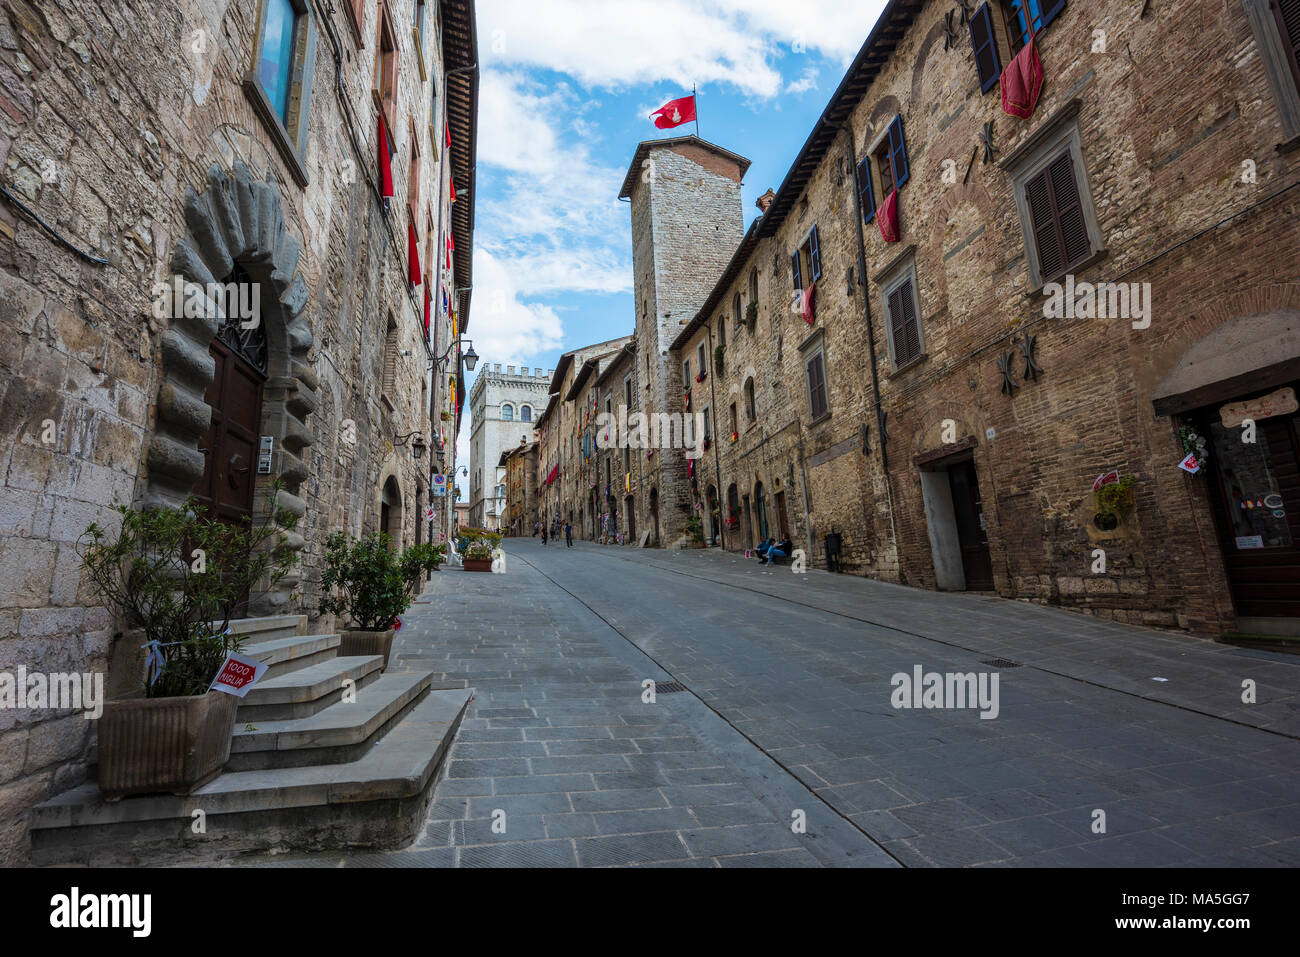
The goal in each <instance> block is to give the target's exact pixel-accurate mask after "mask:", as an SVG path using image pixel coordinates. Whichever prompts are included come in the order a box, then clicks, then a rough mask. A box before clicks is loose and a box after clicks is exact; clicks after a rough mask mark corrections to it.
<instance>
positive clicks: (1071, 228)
mask: <svg viewBox="0 0 1300 957" xmlns="http://www.w3.org/2000/svg"><path fill="white" fill-rule="evenodd" d="M1025 202H1026V204H1027V205H1028V207H1029V218H1030V221H1031V226H1032V228H1033V232H1034V244H1035V247H1036V248H1037V250H1038V270H1039V280H1040V281H1041V282H1050V281H1051V280H1053V279H1056V278H1057V277H1058V276H1060V275H1061V274H1062V273H1064V272H1065V271H1066V270H1068V269H1069V268H1070V267H1071V266H1075V265H1078V264H1079V263H1081V262H1083V260H1085V259H1087V258H1088V256H1089V255H1090V254H1091V253H1092V240H1091V238H1090V237H1089V236H1088V224H1087V221H1086V220H1085V218H1084V215H1083V203H1082V201H1081V200H1080V198H1079V185H1078V182H1077V181H1076V179H1075V176H1074V160H1073V158H1072V157H1071V155H1070V151H1069V150H1066V151H1065V152H1064V153H1062V154H1061V155H1060V156H1058V157H1057V158H1056V159H1054V160H1053V161H1052V162H1051V163H1050V164H1048V167H1047V169H1045V170H1043V172H1041V173H1039V174H1038V175H1037V176H1035V177H1034V178H1033V179H1031V180H1030V181H1029V182H1028V183H1027V184H1026V185H1025Z"/></svg>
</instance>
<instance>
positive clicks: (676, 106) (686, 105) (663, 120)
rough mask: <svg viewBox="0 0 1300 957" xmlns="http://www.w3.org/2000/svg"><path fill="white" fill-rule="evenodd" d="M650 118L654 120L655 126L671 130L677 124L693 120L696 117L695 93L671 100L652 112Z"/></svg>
mask: <svg viewBox="0 0 1300 957" xmlns="http://www.w3.org/2000/svg"><path fill="white" fill-rule="evenodd" d="M650 119H652V120H654V121H655V126H656V127H658V128H659V129H661V130H671V129H672V128H673V127H675V126H681V125H682V124H683V123H690V122H692V121H693V120H694V119H695V96H694V94H692V95H691V96H683V97H681V98H680V99H677V100H669V101H668V102H667V103H665V104H664V105H663V106H661V107H659V109H657V110H655V111H654V112H653V113H651V114H650Z"/></svg>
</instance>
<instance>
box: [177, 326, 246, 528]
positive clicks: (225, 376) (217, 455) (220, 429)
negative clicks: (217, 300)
mask: <svg viewBox="0 0 1300 957" xmlns="http://www.w3.org/2000/svg"><path fill="white" fill-rule="evenodd" d="M209 351H210V353H211V355H212V358H213V360H214V361H215V362H216V375H215V376H214V377H213V379H212V383H211V384H210V385H209V386H208V390H207V392H206V393H205V394H204V397H203V398H204V401H205V402H207V404H208V405H209V406H211V408H212V424H211V425H210V426H209V427H208V431H207V432H206V433H205V434H204V436H203V438H202V439H201V440H200V442H199V451H201V452H203V454H204V459H205V465H204V469H203V477H202V478H200V479H199V481H198V482H197V483H196V484H195V486H194V494H195V495H196V496H197V497H198V499H199V501H200V503H201V504H203V505H205V506H206V507H207V509H208V515H209V517H211V518H216V519H218V520H219V521H222V522H227V523H229V524H242V523H243V522H244V521H246V520H247V519H249V518H251V516H252V514H253V492H254V488H255V484H256V478H257V452H258V447H257V443H258V435H259V430H260V428H261V423H262V378H263V377H262V374H261V373H260V372H258V371H257V370H256V369H255V368H253V367H252V366H251V365H250V364H249V363H247V362H245V361H244V360H243V359H242V358H240V357H239V356H237V355H235V353H233V352H232V351H231V350H230V348H229V346H227V345H226V344H225V343H224V342H222V341H221V340H220V339H214V340H213V341H212V345H211V347H210V349H209Z"/></svg>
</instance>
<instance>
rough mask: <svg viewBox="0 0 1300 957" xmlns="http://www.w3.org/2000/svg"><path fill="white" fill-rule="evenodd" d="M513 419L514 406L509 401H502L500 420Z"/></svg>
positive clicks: (510, 420)
mask: <svg viewBox="0 0 1300 957" xmlns="http://www.w3.org/2000/svg"><path fill="white" fill-rule="evenodd" d="M514 420H515V407H514V406H513V405H511V404H510V403H509V402H505V403H503V404H502V406H501V421H502V422H513V421H514Z"/></svg>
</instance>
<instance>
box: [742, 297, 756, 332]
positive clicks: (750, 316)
mask: <svg viewBox="0 0 1300 957" xmlns="http://www.w3.org/2000/svg"><path fill="white" fill-rule="evenodd" d="M756 322H758V303H757V302H751V303H750V304H749V305H748V306H746V307H745V323H746V325H748V326H749V328H751V329H753V328H754V323H756Z"/></svg>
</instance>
